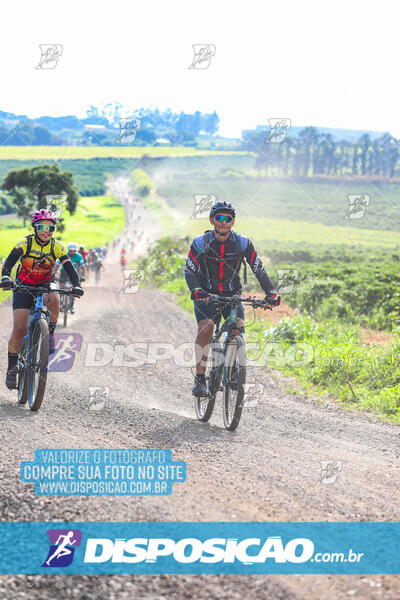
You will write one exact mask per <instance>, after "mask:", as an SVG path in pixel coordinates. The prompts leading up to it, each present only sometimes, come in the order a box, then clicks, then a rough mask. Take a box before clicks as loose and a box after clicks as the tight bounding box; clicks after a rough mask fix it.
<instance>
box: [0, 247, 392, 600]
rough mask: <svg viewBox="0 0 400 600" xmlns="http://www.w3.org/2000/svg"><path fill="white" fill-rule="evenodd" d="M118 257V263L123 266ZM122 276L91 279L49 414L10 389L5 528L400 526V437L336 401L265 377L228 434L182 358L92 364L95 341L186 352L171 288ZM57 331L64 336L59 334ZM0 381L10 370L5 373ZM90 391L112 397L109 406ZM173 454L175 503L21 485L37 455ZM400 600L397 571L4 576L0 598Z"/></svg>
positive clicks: (4, 405)
mask: <svg viewBox="0 0 400 600" xmlns="http://www.w3.org/2000/svg"><path fill="white" fill-rule="evenodd" d="M114 250H115V252H114V254H112V253H110V259H111V261H112V260H114V259H115V253H116V252H117V249H115V248H114ZM122 281H123V277H122V274H121V273H120V271H119V267H118V264H117V263H116V262H110V261H109V262H107V263H106V271H105V273H104V278H103V281H102V284H101V286H99V287H97V286H95V285H93V284H91V283H90V281H89V282H88V285H87V286H86V293H85V296H84V297H83V298H82V299H81V300H79V301H76V308H77V310H76V314H75V315H73V316H71V318H70V322H69V324H68V327H67V328H66V331H68V332H70V333H79V334H80V335H82V348H81V350H80V352H77V353H76V356H75V361H74V365H73V368H72V369H71V370H70V371H67V372H65V373H52V374H50V375H49V381H48V387H47V389H46V397H45V400H44V402H43V406H42V408H41V410H40V411H39V412H38V413H37V414H33V413H31V412H30V411H29V410H28V409H27V408H26V407H21V406H18V405H17V403H16V394H15V392H10V391H8V390H7V389H6V388H5V387H1V391H0V421H1V430H2V444H1V447H0V461H1V472H0V479H1V488H0V511H1V512H0V518H1V520H2V521H28V520H33V521H51V520H54V521H57V520H65V521H160V520H161V521H399V520H400V508H399V481H400V468H399V461H398V458H399V454H400V450H399V442H400V437H399V436H400V430H399V428H397V427H394V426H390V425H385V424H382V423H380V422H379V421H377V420H375V419H373V418H369V417H367V416H365V415H360V414H356V413H351V412H347V411H343V410H342V409H340V408H338V407H337V406H336V405H335V403H334V402H333V401H327V402H326V403H321V402H318V401H317V400H316V399H313V398H304V397H302V396H301V395H298V396H297V395H293V394H289V393H287V392H286V391H285V383H286V382H285V380H284V378H282V377H280V376H279V375H278V374H276V373H274V372H272V371H270V370H268V369H261V368H258V369H253V370H252V371H251V372H250V373H249V379H250V380H251V381H254V382H256V383H257V384H259V385H262V386H263V392H262V395H261V397H260V399H259V402H258V403H257V404H256V406H253V407H248V408H246V409H245V410H244V412H243V416H242V421H241V423H240V426H239V429H238V430H237V431H236V432H235V433H229V432H227V431H225V430H224V429H223V423H222V412H221V402H220V401H219V403H218V404H217V406H216V410H215V415H214V416H213V418H212V420H211V422H210V423H209V424H202V423H199V422H198V421H197V420H196V418H195V414H194V407H193V401H192V397H191V394H190V390H191V386H192V381H193V376H192V373H191V369H190V368H189V367H187V366H178V365H177V364H176V363H175V360H174V359H173V358H170V359H168V360H159V361H158V362H157V364H143V365H141V366H137V367H132V366H119V365H120V364H121V363H119V365H118V360H114V364H113V362H112V361H111V362H110V364H108V365H107V366H101V367H99V366H97V367H95V366H87V357H88V350H89V349H90V347H91V345H93V344H94V343H103V344H108V345H109V347H110V348H112V347H115V345H118V346H119V347H122V346H123V345H127V344H132V343H134V342H149V343H172V344H173V345H174V346H176V347H177V346H179V345H180V344H183V343H191V342H193V340H194V335H195V322H194V320H193V318H192V317H191V315H188V314H186V313H183V312H182V310H181V309H180V308H179V307H178V306H177V305H176V303H175V301H174V299H173V298H172V297H171V296H169V295H168V294H166V293H164V292H161V293H160V292H158V291H155V290H149V289H145V288H143V289H140V290H139V292H138V293H135V294H127V293H120V290H121V286H122ZM0 323H1V327H0V341H1V344H0V348H1V351H0V357H1V364H2V365H3V367H4V366H5V364H6V344H7V338H8V335H9V330H10V325H11V306H10V301H7V302H6V303H3V304H1V305H0ZM58 331H59V332H62V331H63V329H62V328H61V327H60V328H58ZM1 377H2V378H3V375H1ZM90 386H104V387H107V388H109V390H110V398H109V399H108V400H107V401H106V402H105V405H104V407H103V408H102V409H101V410H94V409H93V408H94V407H93V405H92V404H91V403H90V400H89V387H90ZM46 447H48V448H54V447H60V448H63V447H64V448H65V447H68V448H79V447H84V448H104V447H111V448H171V449H172V451H173V457H174V460H184V461H186V462H187V481H186V482H185V483H182V484H174V491H173V494H172V495H171V496H167V497H131V498H129V497H128V498H122V497H114V498H113V497H111V498H107V497H103V498H102V497H89V498H85V497H75V498H68V497H39V496H35V494H34V492H33V486H32V485H31V484H26V483H21V482H20V481H19V465H20V461H21V460H32V459H33V454H34V451H35V449H36V448H46ZM325 460H334V461H341V463H342V469H341V471H340V472H339V474H338V477H337V479H336V481H335V483H333V484H330V485H325V484H323V483H321V481H320V476H321V465H320V461H325ZM164 597H165V598H177V599H180V598H198V599H203V598H204V599H210V598H213V599H214V598H215V599H217V598H230V599H231V598H245V599H271V600H272V599H273V600H279V599H282V600H292V599H293V600H294V599H298V600H300V599H302V600H303V599H315V600H317V599H318V600H323V599H327V600H328V599H329V600H331V599H333V598H334V599H335V600H341V599H344V598H357V599H358V598H360V599H372V598H382V599H385V600H398V599H399V597H400V585H399V577H397V576H377V575H374V576H355V575H347V576H329V575H324V576H322V575H321V576H320V575H306V576H301V575H291V576H286V575H279V576H264V575H254V576H253V575H252V576H250V575H249V576H246V575H242V576H236V575H235V576H234V575H229V576H226V575H221V576H218V575H214V576H194V575H192V576H188V575H176V576H175V575H174V576H172V575H170V576H144V575H138V576H127V575H125V576H122V575H121V576H112V577H110V576H96V577H93V576H68V577H66V576H58V575H57V576H47V577H46V576H39V575H38V576H1V577H0V598H4V599H7V600H11V599H14V598H15V599H23V598H24V599H26V598H29V599H31V598H34V599H39V598H40V600H50V599H51V600H53V599H54V598H74V599H80V600H84V599H85V600H89V599H91V598H93V599H94V598H97V599H99V600H103V599H104V600H106V599H113V598H115V599H118V600H119V599H121V600H123V599H125V598H126V599H128V598H129V599H132V598H135V599H140V598H148V599H149V598H153V599H154V598H164Z"/></svg>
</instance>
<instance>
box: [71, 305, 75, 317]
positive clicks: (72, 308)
mask: <svg viewBox="0 0 400 600" xmlns="http://www.w3.org/2000/svg"><path fill="white" fill-rule="evenodd" d="M74 314H75V309H74V307H73V306H71V315H74Z"/></svg>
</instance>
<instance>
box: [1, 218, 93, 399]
mask: <svg viewBox="0 0 400 600" xmlns="http://www.w3.org/2000/svg"><path fill="white" fill-rule="evenodd" d="M56 224H57V217H56V216H55V214H54V213H53V212H51V211H50V210H46V209H44V208H42V209H41V210H38V211H36V212H35V213H34V214H33V216H32V226H33V228H34V233H33V234H30V235H27V236H25V237H24V239H23V240H22V241H21V242H18V243H17V244H16V245H15V246H14V248H13V249H12V250H11V252H10V254H9V255H8V257H7V259H6V261H5V263H4V266H3V270H2V279H1V283H0V287H2V288H3V289H11V288H12V285H13V282H12V280H11V279H10V276H11V271H12V269H13V267H14V265H15V264H16V263H17V262H18V261H20V265H19V267H18V270H17V274H16V282H20V283H22V284H24V285H29V286H32V288H33V289H34V288H35V287H37V286H45V287H49V289H50V282H51V281H53V279H54V278H53V273H52V270H53V266H54V263H55V262H56V260H57V259H59V260H60V261H61V263H62V265H63V267H64V269H65V271H66V273H67V275H68V277H69V278H70V280H71V283H72V286H73V288H72V292H73V294H74V296H82V295H83V289H82V288H81V287H80V282H79V277H78V274H77V272H76V271H75V269H74V266H73V264H72V262H71V260H70V259H69V257H68V255H67V250H66V248H65V246H64V245H63V244H62V243H61V242H60V241H58V240H56V239H54V238H53V233H54V231H55V228H56ZM45 301H46V298H45ZM33 304H34V299H33V296H32V295H31V294H29V293H27V292H22V291H18V290H14V293H13V303H12V306H13V329H12V332H11V337H10V340H9V343H8V369H7V375H6V385H7V387H8V388H9V389H14V388H16V385H17V360H18V354H19V351H20V350H21V346H22V341H23V338H24V337H25V335H26V334H27V332H28V326H29V311H30V309H31V308H32V306H33ZM47 308H48V310H49V312H50V324H49V354H53V353H54V351H55V342H54V330H55V328H56V325H57V319H58V314H59V311H60V301H59V297H58V294H57V293H54V292H53V293H49V297H48V301H47Z"/></svg>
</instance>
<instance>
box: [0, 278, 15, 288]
mask: <svg viewBox="0 0 400 600" xmlns="http://www.w3.org/2000/svg"><path fill="white" fill-rule="evenodd" d="M0 287H1V288H2V289H3V290H12V289H13V287H14V282H13V281H12V280H11V279H10V278H9V277H7V276H6V275H5V276H4V277H3V278H2V280H1V282H0Z"/></svg>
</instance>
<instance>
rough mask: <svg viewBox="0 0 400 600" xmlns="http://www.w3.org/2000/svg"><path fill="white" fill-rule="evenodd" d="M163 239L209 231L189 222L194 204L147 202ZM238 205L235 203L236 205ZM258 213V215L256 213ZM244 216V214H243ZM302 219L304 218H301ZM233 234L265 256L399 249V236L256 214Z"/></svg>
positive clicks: (240, 223) (194, 221)
mask: <svg viewBox="0 0 400 600" xmlns="http://www.w3.org/2000/svg"><path fill="white" fill-rule="evenodd" d="M146 204H147V206H148V207H149V208H150V209H151V210H152V212H153V214H154V216H155V218H156V219H157V220H158V222H159V223H160V224H161V226H162V228H163V233H164V234H165V235H178V236H185V235H189V236H191V237H195V236H196V235H200V234H201V233H203V231H205V230H206V229H209V228H210V223H209V220H208V219H190V215H191V214H192V212H193V203H192V202H191V201H190V199H188V200H187V202H186V205H184V204H183V203H182V204H179V205H178V206H177V205H176V204H174V203H171V204H170V202H169V201H167V200H166V199H165V198H164V199H163V198H159V197H152V198H150V199H149V200H147V201H146ZM236 204H238V203H236ZM257 212H258V211H257ZM245 214H246V213H245ZM302 216H303V215H302ZM234 229H235V231H238V232H239V233H242V234H243V235H247V236H248V237H251V239H252V240H253V241H254V242H255V244H256V245H257V248H259V250H260V252H262V253H263V254H265V255H268V253H269V251H270V250H271V249H274V248H279V249H281V248H284V247H292V246H293V245H295V246H296V247H298V248H301V247H303V248H305V247H306V246H330V245H332V246H338V245H340V246H349V247H351V246H358V245H359V246H362V247H365V248H377V247H381V248H387V249H390V248H396V247H397V246H400V232H398V231H392V230H388V231H382V230H380V231H377V230H376V229H360V228H356V227H354V228H353V227H349V226H340V225H338V226H328V225H322V224H318V223H313V222H307V221H305V220H303V219H301V220H298V221H292V220H285V219H272V218H269V217H267V216H264V215H263V214H262V213H261V212H258V216H253V217H249V216H243V217H241V216H240V214H239V216H238V217H237V219H236V222H235V226H234Z"/></svg>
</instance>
